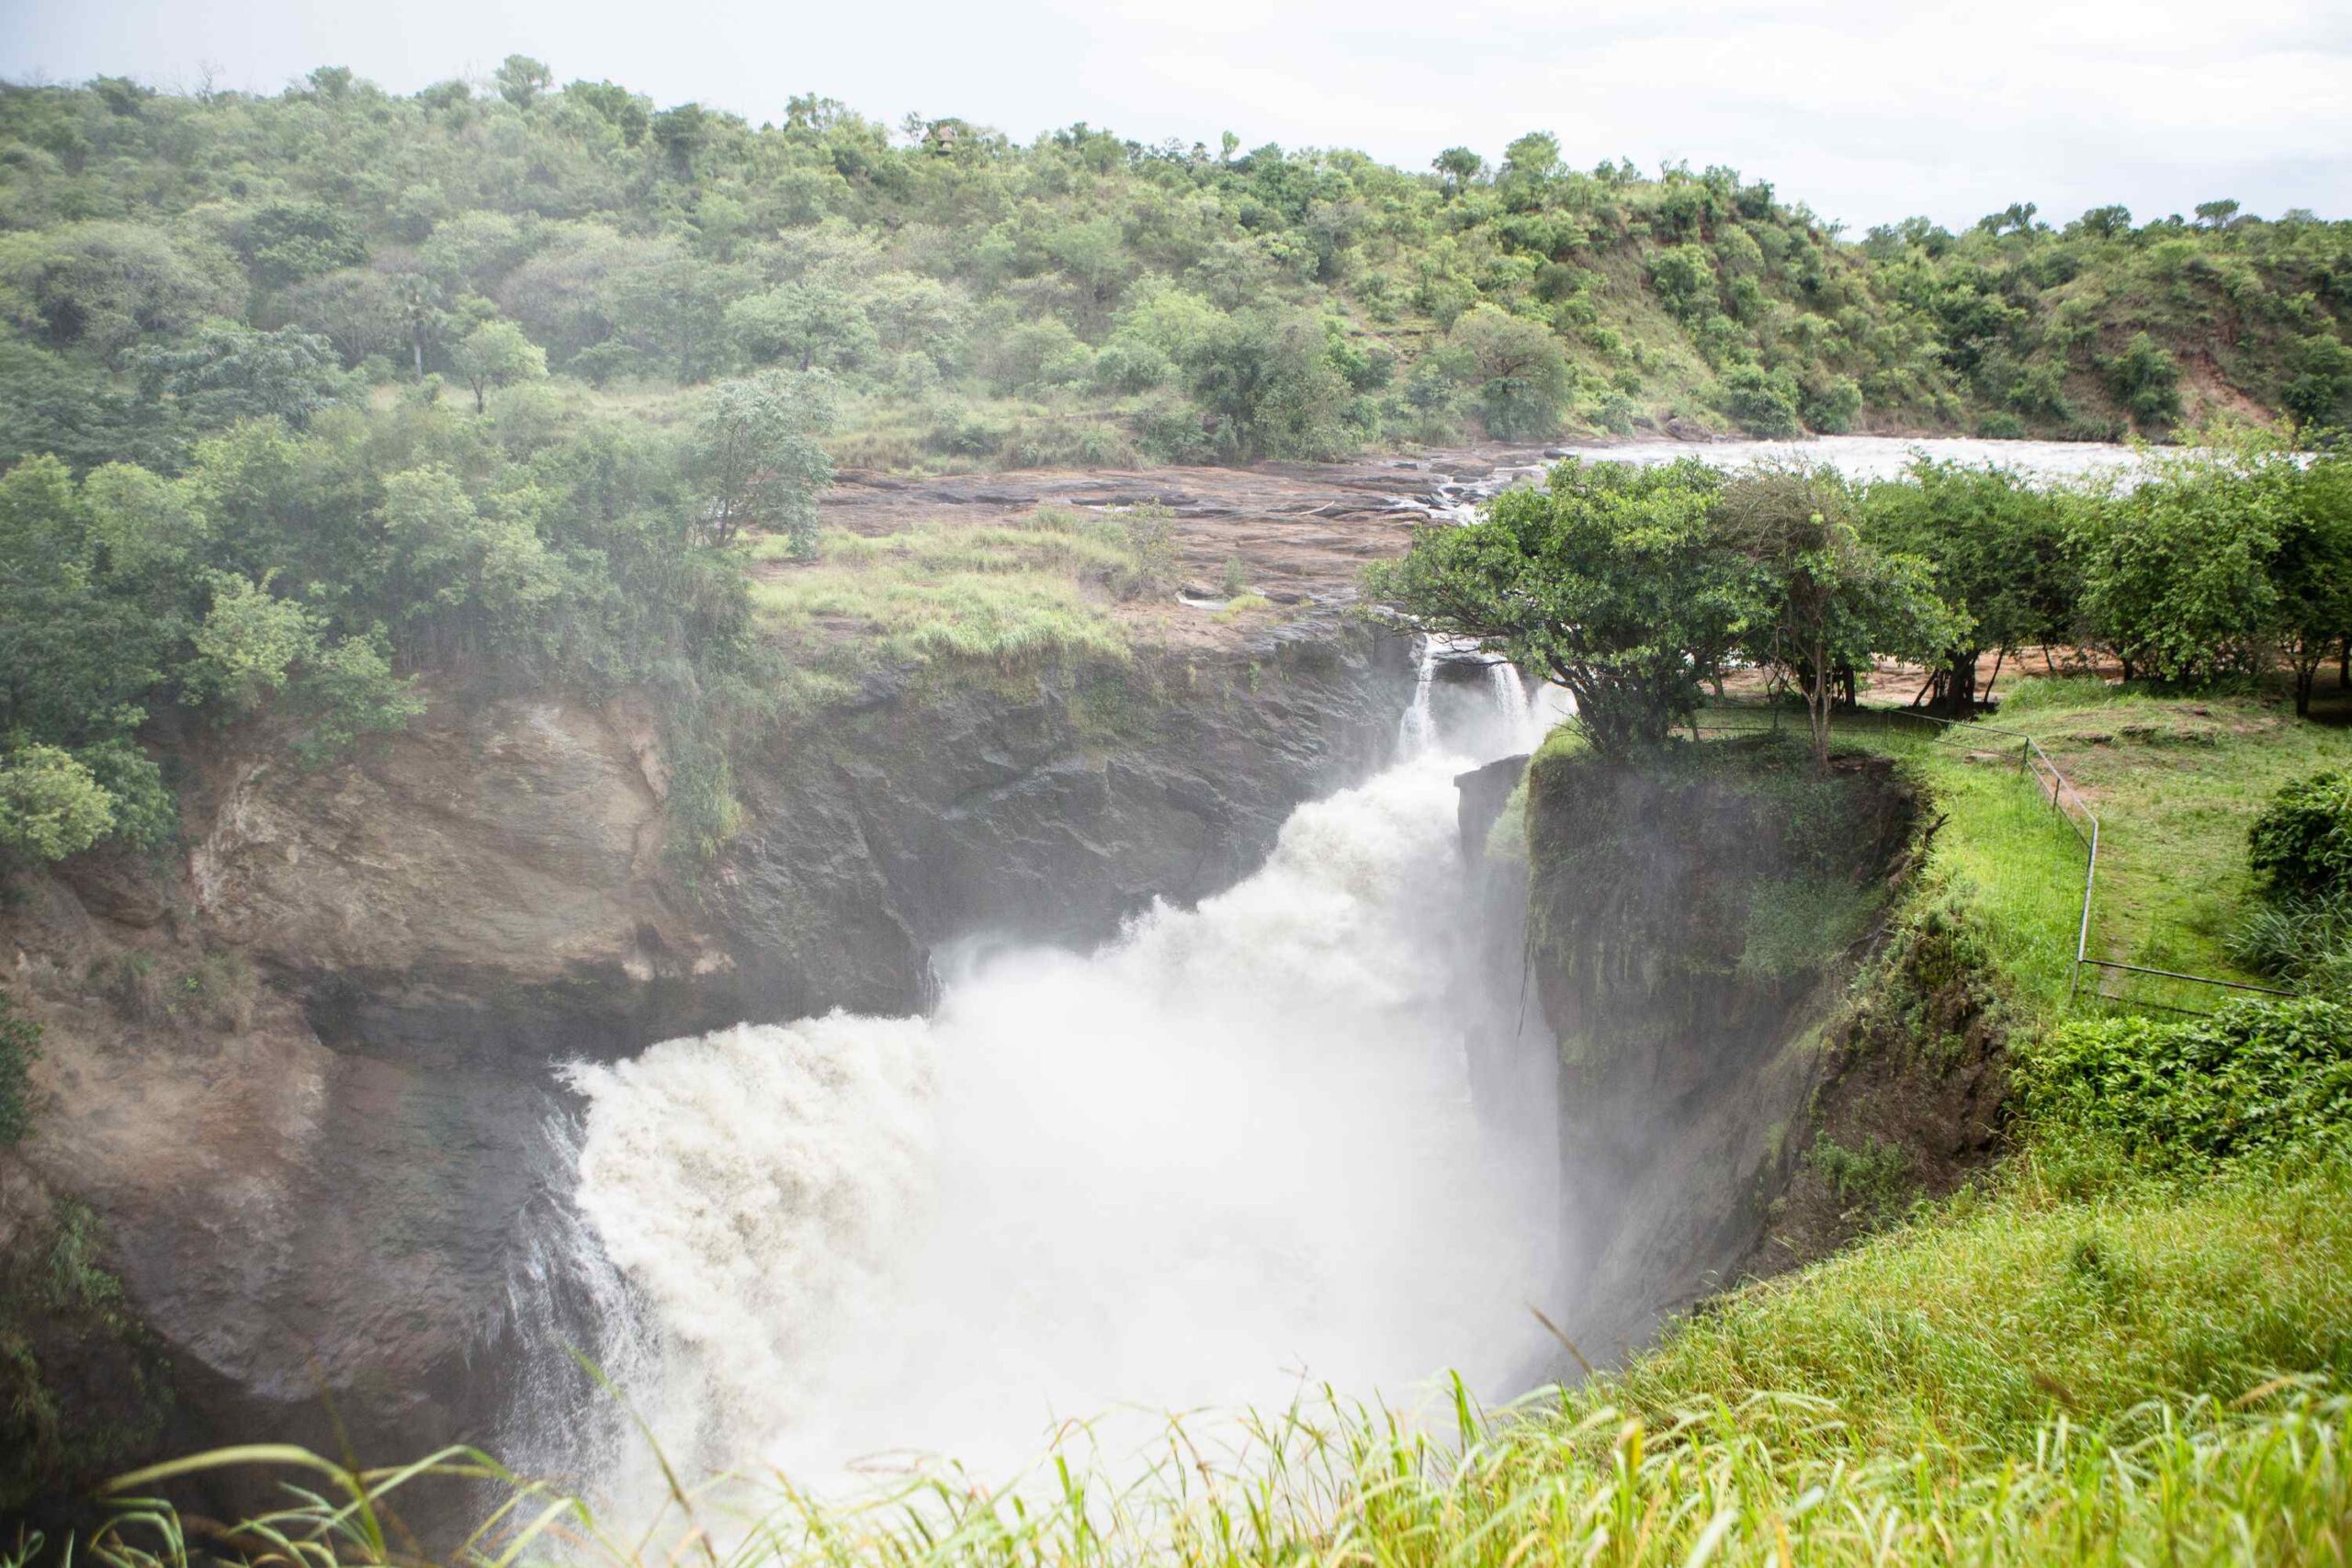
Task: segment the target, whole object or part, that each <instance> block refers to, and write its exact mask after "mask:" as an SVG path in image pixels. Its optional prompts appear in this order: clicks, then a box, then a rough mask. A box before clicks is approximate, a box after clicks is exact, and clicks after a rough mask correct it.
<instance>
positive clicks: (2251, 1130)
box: [2013, 999, 2352, 1167]
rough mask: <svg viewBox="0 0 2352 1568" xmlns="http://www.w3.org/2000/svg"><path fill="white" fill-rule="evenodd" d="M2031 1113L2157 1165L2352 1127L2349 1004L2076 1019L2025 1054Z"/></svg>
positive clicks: (2019, 1074)
mask: <svg viewBox="0 0 2352 1568" xmlns="http://www.w3.org/2000/svg"><path fill="white" fill-rule="evenodd" d="M2013 1075H2014V1076H2013V1082H2014V1084H2015V1087H2016V1089H2018V1093H2019V1096H2020V1101H2021V1103H2022V1105H2023V1107H2024V1110H2025V1112H2026V1114H2027V1115H2028V1116H2029V1117H2030V1118H2032V1119H2035V1120H2038V1121H2041V1122H2045V1123H2048V1124H2052V1125H2055V1126H2063V1127H2065V1128H2067V1129H2070V1130H2080V1131H2083V1132H2087V1133H2091V1134H2108V1135H2110V1136H2112V1137H2114V1138H2116V1139H2117V1140H2119V1141H2120V1142H2121V1143H2122V1144H2123V1145H2125V1146H2126V1147H2127V1148H2129V1149H2130V1150H2131V1152H2132V1153H2133V1154H2135V1155H2137V1156H2140V1157H2141V1158H2143V1159H2144V1160H2145V1161H2147V1162H2148V1163H2150V1164H2152V1165H2155V1166H2158V1167H2176V1166H2181V1165H2188V1164H2196V1163H2199V1162H2202V1161H2207V1160H2222V1159H2229V1158H2232V1157H2233V1156H2239V1155H2243V1154H2247V1153H2250V1152H2256V1151H2266V1150H2277V1149H2279V1148H2283V1147H2286V1146H2289V1145H2305V1144H2312V1143H2316V1142H2320V1141H2322V1140H2332V1139H2337V1138H2340V1137H2342V1135H2343V1134H2345V1133H2346V1131H2348V1130H2352V1007H2347V1006H2346V1005H2344V1004H2343V1003H2339V1002H2333V1001H2324V1000H2318V999H2299V1000H2295V1001H2290V1002H2252V1001H2249V1002H2235V1003H2233V1004H2231V1005H2230V1006H2229V1007H2227V1008H2225V1009H2223V1010H2222V1012H2221V1013H2220V1014H2219V1015H2217V1016H2216V1017H2213V1018H2211V1019H2197V1020H2193V1021H2185V1022H2176V1021H2156V1020H2154V1019H2147V1018H2111V1019H2096V1020H2086V1021H2076V1022H2073V1023H2069V1024H2066V1025H2064V1026H2063V1027H2061V1028H2060V1029H2058V1030H2057V1031H2055V1032H2053V1033H2052V1035H2051V1036H2050V1037H2049V1038H2048V1039H2047V1040H2045V1041H2043V1042H2042V1043H2041V1044H2039V1045H2037V1046H2035V1047H2034V1048H2033V1049H2031V1050H2030V1051H2029V1052H2026V1053H2023V1054H2022V1055H2021V1056H2020V1058H2019V1060H2018V1062H2017V1064H2016V1065H2015V1067H2014V1068H2013Z"/></svg>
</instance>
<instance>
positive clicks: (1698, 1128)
mask: <svg viewBox="0 0 2352 1568" xmlns="http://www.w3.org/2000/svg"><path fill="white" fill-rule="evenodd" d="M1462 782H1463V784H1464V836H1465V849H1466V850H1473V851H1475V852H1476V857H1477V858H1476V861H1475V862H1474V865H1475V867H1476V874H1477V875H1478V876H1479V877H1480V878H1481V879H1482V881H1483V882H1484V883H1485V884H1486V886H1487V897H1486V899H1485V901H1484V907H1485V908H1486V909H1487V919H1488V921H1489V923H1490V925H1492V926H1495V927H1496V928H1497V934H1496V935H1495V936H1494V937H1492V938H1490V941H1489V944H1488V951H1489V952H1490V953H1495V954H1497V955H1498V957H1497V962H1498V963H1506V962H1507V963H1510V964H1514V965H1520V964H1523V973H1524V985H1525V987H1526V988H1527V990H1528V992H1529V993H1530V1005H1531V1010H1532V1011H1533V1012H1534V1013H1535V1014H1536V1015H1537V1017H1536V1019H1535V1020H1534V1021H1532V1026H1531V1025H1530V1023H1529V1022H1525V1021H1523V1022H1522V1023H1521V1026H1520V1035H1521V1039H1520V1041H1519V1043H1518V1044H1517V1045H1516V1047H1515V1048H1516V1049H1517V1050H1519V1051H1521V1052H1524V1051H1527V1050H1531V1049H1533V1050H1544V1049H1549V1050H1553V1051H1555V1052H1556V1071H1557V1084H1558V1090H1557V1092H1558V1116H1559V1144H1560V1150H1561V1171H1560V1202H1561V1214H1562V1224H1563V1227H1564V1230H1565V1231H1566V1243H1565V1246H1564V1249H1563V1250H1564V1256H1565V1257H1566V1259H1567V1262H1566V1269H1565V1271H1564V1274H1563V1278H1562V1279H1561V1280H1559V1281H1558V1282H1557V1284H1556V1285H1555V1291H1554V1293H1553V1302H1552V1307H1551V1309H1550V1311H1551V1313H1552V1314H1554V1315H1555V1316H1556V1321H1558V1322H1559V1323H1561V1324H1562V1325H1565V1326H1566V1329H1567V1331H1568V1332H1569V1333H1570V1334H1571V1335H1572V1336H1573V1337H1575V1338H1576V1339H1577V1341H1578V1344H1579V1348H1580V1350H1581V1352H1582V1353H1584V1354H1586V1355H1588V1356H1589V1358H1590V1359H1593V1360H1595V1361H1600V1360H1603V1359H1614V1358H1616V1357H1618V1356H1620V1355H1622V1354H1623V1351H1624V1350H1625V1349H1626V1348H1630V1347H1635V1346H1639V1345H1641V1344H1642V1343H1644V1342H1645V1341H1646V1340H1647V1339H1648V1337H1650V1336H1651V1335H1652V1333H1653V1332H1654V1331H1655V1328H1656V1325H1657V1323H1658V1322H1659V1320H1660V1319H1661V1318H1662V1317H1664V1316H1665V1315H1668V1314H1672V1313H1674V1312H1677V1311H1679V1310H1682V1309H1684V1308H1687V1307H1689V1306H1690V1305H1691V1304H1692V1303H1695V1302H1697V1301H1699V1300H1700V1299H1702V1297H1704V1296H1706V1295H1707V1294H1710V1293H1712V1292H1714V1291H1717V1290H1720V1289H1723V1288H1724V1287H1725V1286H1728V1285H1731V1284H1733V1283H1735V1282H1736V1281H1737V1280H1739V1279H1740V1278H1742V1277H1744V1276H1745V1275H1747V1274H1748V1273H1750V1272H1753V1271H1755V1270H1756V1269H1758V1243H1759V1242H1760V1241H1761V1240H1762V1239H1763V1238H1764V1237H1765V1235H1766V1233H1767V1229H1768V1225H1769V1224H1770V1223H1771V1221H1772V1219H1773V1217H1774V1209H1773V1205H1774V1203H1775V1201H1777V1200H1778V1199H1780V1198H1781V1195H1782V1193H1783V1192H1784V1191H1785V1190H1787V1189H1788V1186H1789V1183H1790V1180H1791V1179H1792V1174H1794V1173H1795V1171H1796V1170H1797V1168H1798V1165H1799V1162H1800V1160H1801V1157H1802V1156H1803V1155H1804V1152H1805V1148H1806V1146H1807V1140H1808V1138H1809V1137H1810V1135H1811V1131H1812V1128H1813V1124H1814V1119H1815V1112H1816V1091H1817V1090H1818V1089H1821V1088H1822V1087H1823V1085H1824V1084H1825V1081H1826V1077H1827V1076H1828V1074H1829V1072H1830V1071H1831V1069H1832V1068H1833V1067H1834V1066H1835V1064H1836V1062H1837V1058H1838V1050H1837V1044H1836V1042H1837V1040H1838V1037H1839V1034H1840V1032H1841V1030H1842V1029H1843V1027H1844V1024H1845V1021H1846V1015H1847V1013H1848V1011H1849V1008H1848V995H1847V987H1848V984H1849V981H1850V980H1851V979H1852V978H1853V976H1855V975H1856V974H1857V973H1858V971H1859V970H1860V966H1861V965H1862V964H1863V961H1864V960H1865V959H1866V958H1867V957H1869V955H1870V954H1871V953H1872V952H1873V951H1874V949H1875V948H1876V947H1877V946H1879V945H1880V944H1881V942H1883V938H1884V937H1885V935H1886V933H1887V929H1888V918H1889V915H1890V913H1891V911H1892V910H1893V909H1894V908H1895V906H1896V903H1897V900H1898V896H1899V894H1900V893H1901V891H1902V889H1903V887H1904V886H1905V880H1906V878H1907V876H1908V874H1909V872H1910V870H1911V867H1912V865H1913V864H1914V859H1915V857H1914V855H1913V853H1912V851H1913V848H1914V845H1915V840H1916V836H1917V830H1918V824H1917V800H1916V796H1915V794H1914V792H1913V791H1912V789H1911V788H1910V787H1908V786H1907V785H1906V784H1905V782H1904V781H1903V780H1902V779H1901V778H1900V777H1899V776H1898V775H1897V774H1896V773H1894V770H1893V769H1892V768H1891V767H1890V766H1889V765H1888V764H1887V763H1886V762H1884V761H1883V760H1880V759H1875V758H1867V757H1845V756H1841V757H1838V758H1835V759H1833V764H1832V768H1831V770H1830V771H1829V772H1827V773H1820V772H1817V771H1816V770H1815V765H1814V762H1813V760H1812V758H1811V756H1810V754H1809V753H1808V752H1807V751H1805V750H1804V748H1803V747H1801V746H1796V745H1792V744H1788V743H1785V742H1781V741H1778V740H1775V739H1758V740H1754V741H1747V740H1739V741H1723V742H1710V743H1707V744H1705V745H1689V744H1674V745H1670V746H1668V747H1667V748H1664V749H1662V750H1659V751H1658V752H1657V753H1656V754H1654V755H1651V756H1647V757H1645V758H1642V759H1639V760H1637V761H1610V760H1607V759H1603V758H1600V757H1597V756H1594V755H1592V754H1591V753H1589V752H1588V751H1585V750H1581V749H1580V748H1579V747H1577V745H1576V744H1574V743H1573V742H1572V741H1570V740H1567V739H1566V738H1565V737H1562V738H1559V739H1555V741H1554V742H1553V743H1552V744H1550V745H1547V746H1546V747H1545V748H1544V750H1543V751H1541V752H1539V753H1538V754H1537V755H1536V756H1535V758H1534V759H1533V760H1532V761H1531V762H1530V764H1529V765H1528V767H1527V770H1526V773H1525V777H1524V781H1523V784H1522V785H1521V793H1520V794H1519V795H1517V797H1516V799H1515V800H1511V801H1510V802H1508V803H1507V802H1506V799H1505V797H1504V796H1503V795H1502V793H1501V792H1502V788H1503V786H1504V784H1505V783H1506V782H1507V781H1505V780H1503V779H1500V778H1498V777H1496V776H1494V775H1493V774H1492V773H1491V772H1489V773H1487V774H1485V775H1479V774H1474V775H1466V776H1465V778H1464V780H1463V781H1462ZM1513 812H1516V813H1519V814H1521V817H1522V818H1523V830H1522V829H1521V824H1519V823H1514V822H1512V821H1510V820H1509V816H1510V813H1513ZM1483 823H1496V824H1497V826H1495V827H1494V828H1493V829H1491V830H1489V829H1486V828H1485V827H1483V826H1482V824H1483ZM1522 854H1523V859H1522V858H1519V857H1520V856H1521V855H1522ZM1522 887H1523V888H1524V890H1525V894H1524V898H1523V900H1522V899H1521V898H1519V897H1516V895H1517V894H1518V892H1519V890H1520V889H1521V888H1522ZM1521 911H1523V917H1522V919H1523V924H1518V925H1515V926H1514V924H1513V922H1512V916H1513V915H1514V914H1516V913H1519V912H1521ZM1514 937H1516V938H1517V939H1518V940H1517V941H1516V942H1514V941H1513V940H1512V938H1514ZM1503 955H1508V957H1507V958H1506V957H1505V956H1503ZM1531 1041H1532V1043H1531ZM1554 1371H1555V1372H1561V1373H1566V1374H1567V1375H1573V1372H1574V1369H1573V1368H1572V1367H1566V1366H1564V1367H1562V1368H1558V1369H1554Z"/></svg>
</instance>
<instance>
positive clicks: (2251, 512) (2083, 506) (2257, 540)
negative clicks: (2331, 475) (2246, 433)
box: [2068, 455, 2291, 682]
mask: <svg viewBox="0 0 2352 1568" xmlns="http://www.w3.org/2000/svg"><path fill="white" fill-rule="evenodd" d="M2290 466H2291V465H2289V464H2284V463H2279V462H2256V463H2253V464H2246V463H2243V462H2241V461H2240V460H2239V459H2237V458H2236V457H2233V456H2227V455H2224V456H2216V457H2185V458H2177V459H2174V460H2172V461H2171V462H2168V463H2166V464H2165V466H2164V467H2163V468H2162V469H2161V470H2160V471H2159V472H2158V473H2156V474H2154V475H2152V476H2149V477H2148V478H2147V479H2145V481H2144V482H2143V483H2140V484H2137V485H2134V486H2132V487H2131V488H2129V489H2125V490H2121V491H2107V492H2105V493H2101V492H2098V491H2091V492H2086V493H2085V494H2083V495H2082V496H2080V497H2078V498H2077V500H2076V502H2075V505H2074V507H2073V516H2072V518H2071V519H2070V521H2069V524H2068V548H2069V550H2070V552H2071V553H2072V554H2073V556H2074V558H2075V560H2076V562H2077V563H2078V565H2079V570H2081V572H2082V577H2083V595H2082V609H2081V614H2082V623H2083V630H2084V631H2085V632H2086V634H2087V636H2088V637H2089V639H2090V640H2091V641H2093V642H2096V643H2098V645H2100V646H2102V647H2104V648H2106V649H2109V651H2110V652H2112V653H2113V654H2114V655H2115V656H2116V657H2117V659H2119V660H2120V661H2121V662H2122V665H2123V671H2124V677H2125V679H2127V680H2129V679H2131V677H2132V676H2134V675H2135V674H2137V675H2147V676H2153V677H2154V678H2155V679H2157V680H2160V681H2168V682H2195V681H2199V680H2208V679H2211V678H2214V677H2217V676H2226V675H2232V674H2245V673H2252V672H2254V671H2258V670H2259V669H2261V668H2262V667H2263V665H2264V663H2265V662H2266V660H2267V658H2268V656H2269V653H2270V651H2271V648H2272V632H2273V628H2274V627H2275V626H2276V625H2277V613H2278V588H2277V586H2276V584H2275V583H2274V582H2273V581H2272V579H2271V574H2270V565H2271V562H2272V560H2273V558H2275V557H2276V556H2277V555H2278V549H2279V529H2280V524H2281V513H2282V508H2283V503H2284V494H2283V491H2284V490H2285V488H2286V485H2285V479H2286V469H2287V468H2289V467H2290Z"/></svg>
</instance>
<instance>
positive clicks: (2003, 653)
mask: <svg viewBox="0 0 2352 1568" xmlns="http://www.w3.org/2000/svg"><path fill="white" fill-rule="evenodd" d="M2008 656H2009V650H2008V649H2006V648H2004V649H1996V650H1995V651H1994V654H1993V678H1992V679H1991V680H1989V681H1987V682H1985V691H1984V694H1983V695H1981V696H1979V697H1978V698H1977V699H1976V700H1977V701H1978V702H1979V703H1989V702H1991V701H1992V700H1993V688H1994V687H1996V686H1997V685H1999V684H2000V683H2001V661H2002V660H2005V659H2007V658H2008Z"/></svg>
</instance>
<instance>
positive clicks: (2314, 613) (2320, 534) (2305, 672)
mask: <svg viewBox="0 0 2352 1568" xmlns="http://www.w3.org/2000/svg"><path fill="white" fill-rule="evenodd" d="M2271 463H2272V465H2274V466H2275V467H2277V468H2279V469H2280V471H2279V472H2278V475H2277V482H2278V484H2279V485H2280V487H2281V488H2282V489H2283V490H2284V491H2285V494H2284V495H2283V497H2282V498H2281V504H2280V506H2279V509H2278V550H2277V553H2276V554H2274V555H2273V556H2272V557H2271V560H2270V571H2269V576H2270V584H2271V589H2272V592H2274V593H2276V595H2277V609H2276V612H2275V614H2276V616H2277V623H2278V642H2279V650H2280V652H2281V653H2282V654H2284V656H2285V657H2286V660H2287V666H2288V668H2289V669H2290V670H2291V671H2293V672H2294V678H2295V712H2296V713H2297V715H2299V716H2304V717H2308V716H2310V715H2311V711H2312V687H2313V685H2314V684H2315V683H2316V682H2317V679H2318V675H2319V667H2320V665H2321V664H2323V663H2324V662H2325V661H2326V660H2328V659H2329V658H2330V657H2331V656H2333V655H2335V654H2337V653H2338V652H2339V651H2340V650H2341V649H2343V648H2344V647H2345V643H2346V638H2352V458H2347V457H2343V456H2341V455H2330V456H2328V457H2323V458H2320V459H2319V460H2317V461H2315V462H2313V463H2312V464H2311V465H2310V466H2309V467H2308V468H2295V467H2292V466H2291V465H2290V464H2287V463H2285V462H2283V461H2281V460H2280V459H2278V458H2273V459H2271Z"/></svg>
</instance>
